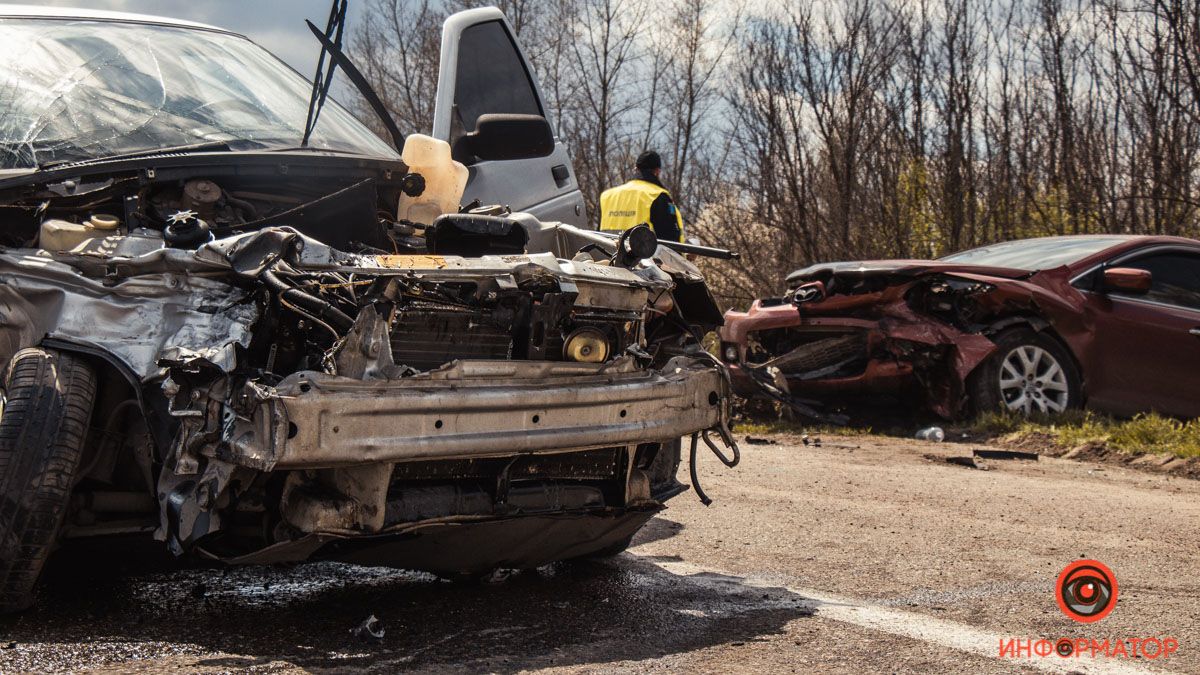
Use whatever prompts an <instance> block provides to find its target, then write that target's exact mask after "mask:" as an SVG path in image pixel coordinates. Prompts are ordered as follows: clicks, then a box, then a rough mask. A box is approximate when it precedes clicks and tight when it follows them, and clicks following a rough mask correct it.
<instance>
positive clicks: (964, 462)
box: [923, 454, 991, 471]
mask: <svg viewBox="0 0 1200 675" xmlns="http://www.w3.org/2000/svg"><path fill="white" fill-rule="evenodd" d="M923 456H924V457H925V459H928V460H930V461H933V462H946V463H947V464H955V465H957V466H965V467H967V468H968V469H979V470H980V471H989V470H990V469H991V467H989V466H988V465H987V464H985V463H984V462H982V461H980V459H977V458H975V457H957V456H956V457H943V456H941V455H933V454H927V455H923Z"/></svg>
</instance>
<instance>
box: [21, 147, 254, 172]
mask: <svg viewBox="0 0 1200 675" xmlns="http://www.w3.org/2000/svg"><path fill="white" fill-rule="evenodd" d="M229 143H230V141H205V142H203V143H188V144H186V145H172V146H167V147H165V148H147V149H146V150H138V151H136V152H126V153H123V154H120V155H109V156H107V157H95V158H92V159H56V160H51V161H49V162H43V163H41V164H38V167H37V168H38V171H47V170H50V169H57V168H60V167H64V166H76V165H78V166H87V165H89V164H102V163H107V162H119V161H121V160H124V159H137V158H139V157H154V156H155V155H170V154H175V153H178V152H204V151H214V150H215V151H222V152H229V151H231V150H232V149H233V148H232V147H230V145H229Z"/></svg>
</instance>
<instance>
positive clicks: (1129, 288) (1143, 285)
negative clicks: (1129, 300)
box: [1104, 267, 1154, 293]
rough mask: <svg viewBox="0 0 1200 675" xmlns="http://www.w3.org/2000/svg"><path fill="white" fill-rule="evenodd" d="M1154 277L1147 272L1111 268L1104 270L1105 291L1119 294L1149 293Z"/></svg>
mask: <svg viewBox="0 0 1200 675" xmlns="http://www.w3.org/2000/svg"><path fill="white" fill-rule="evenodd" d="M1153 281H1154V277H1153V276H1152V275H1151V274H1150V272H1148V271H1147V270H1138V269H1133V268H1132V267H1111V268H1109V269H1106V270H1104V290H1105V291H1114V292H1117V293H1147V292H1149V291H1150V285H1151V284H1152V283H1153Z"/></svg>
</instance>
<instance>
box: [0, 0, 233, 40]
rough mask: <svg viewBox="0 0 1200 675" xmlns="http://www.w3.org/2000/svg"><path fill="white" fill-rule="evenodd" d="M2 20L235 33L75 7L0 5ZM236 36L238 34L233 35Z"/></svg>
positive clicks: (153, 17) (193, 23) (217, 28)
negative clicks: (86, 22)
mask: <svg viewBox="0 0 1200 675" xmlns="http://www.w3.org/2000/svg"><path fill="white" fill-rule="evenodd" d="M0 18H5V19H8V18H23V19H86V20H90V21H119V22H126V23H147V24H155V25H160V26H176V27H179V28H199V29H202V30H211V31H219V32H222V33H233V31H229V30H225V29H224V28H219V27H217V26H210V25H208V24H206V23H199V22H196V21H184V20H182V19H170V18H167V17H162V16H153V15H150V14H133V13H130V12H111V11H108V10H103V9H78V8H73V7H39V6H37V5H5V4H0ZM233 34H234V35H236V34H237V33H233Z"/></svg>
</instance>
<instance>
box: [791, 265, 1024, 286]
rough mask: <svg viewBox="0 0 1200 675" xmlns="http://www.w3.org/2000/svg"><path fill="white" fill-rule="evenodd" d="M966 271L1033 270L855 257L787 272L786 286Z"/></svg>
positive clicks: (1020, 273) (1011, 274) (1009, 273)
mask: <svg viewBox="0 0 1200 675" xmlns="http://www.w3.org/2000/svg"><path fill="white" fill-rule="evenodd" d="M938 272H942V273H955V272H957V273H969V274H978V275H981V276H989V277H999V278H1002V279H1021V278H1025V277H1028V276H1030V275H1031V274H1033V273H1032V272H1030V271H1028V270H1018V269H1011V268H1006V267H988V266H985V265H965V264H962V263H951V262H942V261H940V260H856V261H846V262H832V263H819V264H816V265H810V266H808V267H805V268H802V269H798V270H796V271H795V272H792V273H791V274H789V275H788V276H787V284H788V287H789V288H795V287H796V286H799V285H800V284H803V283H806V282H809V281H825V280H827V279H829V278H831V277H834V276H838V277H844V278H865V277H879V276H897V277H916V276H920V275H922V274H930V273H938Z"/></svg>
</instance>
